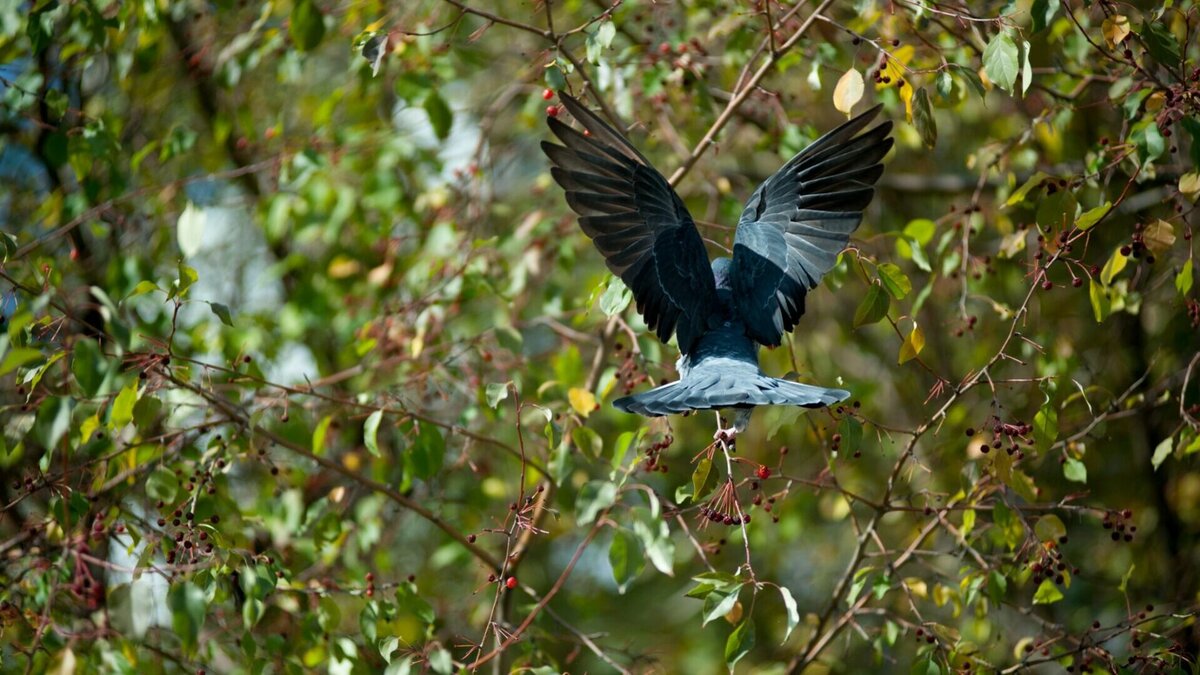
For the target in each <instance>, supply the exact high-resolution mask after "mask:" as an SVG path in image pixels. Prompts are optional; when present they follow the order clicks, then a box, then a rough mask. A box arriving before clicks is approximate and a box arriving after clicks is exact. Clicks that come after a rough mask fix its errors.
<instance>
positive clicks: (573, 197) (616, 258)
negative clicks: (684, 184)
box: [542, 94, 718, 354]
mask: <svg viewBox="0 0 1200 675" xmlns="http://www.w3.org/2000/svg"><path fill="white" fill-rule="evenodd" d="M559 96H560V97H561V98H562V101H563V104H564V105H566V107H567V110H569V111H570V113H571V115H572V116H573V117H574V118H575V119H576V120H577V121H578V122H579V123H580V124H582V125H583V128H584V129H586V130H587V133H586V134H584V133H581V132H579V131H576V130H575V129H572V128H571V127H569V126H567V125H566V124H564V123H563V122H561V121H559V120H558V119H556V118H554V117H550V118H548V119H547V122H548V123H549V125H550V130H551V131H552V132H554V135H555V136H557V137H558V139H559V140H561V141H562V142H563V145H555V144H554V143H550V142H548V141H543V142H542V150H543V151H545V153H546V155H547V156H548V157H549V158H550V161H551V162H553V163H554V167H553V168H552V169H551V174H552V175H553V176H554V180H555V181H557V182H558V184H559V185H561V186H562V187H563V189H564V190H566V192H567V203H568V204H570V205H571V208H572V209H574V211H575V213H578V214H579V225H580V227H582V228H583V231H584V233H586V234H587V235H588V236H589V237H591V238H592V242H593V243H595V245H596V248H597V249H599V250H600V252H601V253H602V254H604V259H605V262H606V263H607V264H608V268H609V269H610V270H612V272H613V274H616V275H617V276H619V277H621V280H622V281H624V282H625V285H626V286H628V287H629V289H630V290H631V291H632V292H633V297H634V299H635V300H636V301H637V308H638V311H639V312H640V313H641V314H642V316H643V317H645V319H646V325H647V326H649V327H650V328H651V330H654V331H655V332H656V333H657V334H658V339H659V340H662V341H663V342H666V341H667V340H669V339H670V338H671V334H672V333H678V337H679V350H680V351H681V352H683V353H684V354H690V353H691V352H692V350H693V349H694V348H695V346H696V343H697V341H699V339H700V336H701V335H703V334H704V331H705V330H706V329H707V327H708V317H709V314H710V313H711V312H712V310H713V309H714V308H715V307H716V306H717V304H718V303H717V289H716V284H715V282H714V281H713V274H712V268H711V267H710V266H709V262H708V252H707V251H706V250H705V248H704V240H703V239H701V238H700V232H699V231H697V230H696V225H695V223H694V222H693V221H692V217H691V215H689V214H688V211H687V207H685V206H684V205H683V201H682V200H681V199H680V198H679V195H677V194H675V191H674V190H673V189H671V185H670V184H669V183H668V182H667V179H666V178H664V177H663V175H662V174H661V173H659V172H658V171H657V170H656V169H655V168H654V167H653V166H651V165H650V162H649V160H647V159H646V158H645V157H644V156H642V154H641V153H640V152H638V151H637V149H636V148H634V147H633V145H632V144H630V142H629V141H627V140H625V138H624V137H623V136H621V134H620V133H618V132H617V131H616V130H615V129H613V128H612V127H610V126H609V125H607V124H605V123H604V121H603V120H601V119H600V118H599V117H597V116H596V115H595V114H594V113H593V112H592V111H590V110H588V109H587V108H586V107H585V106H584V105H583V104H582V103H580V102H579V101H577V100H575V99H574V98H571V97H570V96H568V95H566V94H560V95H559Z"/></svg>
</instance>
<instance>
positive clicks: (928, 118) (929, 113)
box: [912, 87, 937, 148]
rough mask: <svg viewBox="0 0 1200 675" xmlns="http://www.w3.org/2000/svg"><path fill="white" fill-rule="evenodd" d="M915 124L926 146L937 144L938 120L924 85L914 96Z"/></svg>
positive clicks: (930, 146)
mask: <svg viewBox="0 0 1200 675" xmlns="http://www.w3.org/2000/svg"><path fill="white" fill-rule="evenodd" d="M912 120H913V126H915V127H916V128H917V133H918V134H920V135H921V142H922V143H924V144H925V147H927V148H932V147H933V146H934V145H935V144H937V121H936V120H934V119H933V108H932V106H930V104H929V93H928V92H926V91H925V88H924V87H922V88H920V89H917V93H916V94H915V95H914V96H913V114H912Z"/></svg>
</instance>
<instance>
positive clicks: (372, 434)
mask: <svg viewBox="0 0 1200 675" xmlns="http://www.w3.org/2000/svg"><path fill="white" fill-rule="evenodd" d="M381 421H383V411H382V410H376V411H375V412H373V413H371V414H370V415H368V416H367V421H366V422H363V443H364V444H366V446H367V450H368V451H370V453H371V454H372V455H375V456H376V457H381V456H382V455H381V454H380V452H379V423H380V422H381Z"/></svg>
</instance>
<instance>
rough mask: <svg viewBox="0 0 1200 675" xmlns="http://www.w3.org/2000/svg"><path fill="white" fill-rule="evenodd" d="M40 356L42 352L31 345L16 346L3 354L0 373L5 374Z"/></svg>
mask: <svg viewBox="0 0 1200 675" xmlns="http://www.w3.org/2000/svg"><path fill="white" fill-rule="evenodd" d="M40 358H42V353H41V352H40V351H38V350H36V349H33V348H31V347H17V348H16V349H13V350H12V351H10V352H8V353H7V354H5V355H4V360H3V361H0V375H6V374H8V373H11V372H12V371H14V370H16V369H17V368H20V367H21V366H23V365H25V364H27V363H31V362H33V361H37V360H38V359H40Z"/></svg>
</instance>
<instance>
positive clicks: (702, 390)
mask: <svg viewBox="0 0 1200 675" xmlns="http://www.w3.org/2000/svg"><path fill="white" fill-rule="evenodd" d="M738 375H739V376H735V377H722V376H721V375H720V374H716V373H696V372H695V371H693V373H692V374H691V376H690V377H687V378H684V379H683V380H680V381H677V382H670V383H668V384H664V385H662V386H659V387H655V388H654V389H651V390H649V391H645V392H642V393H640V394H634V395H633V396H625V397H622V398H619V399H617V400H616V401H613V405H614V406H615V407H616V408H617V409H619V410H623V411H625V412H629V413H636V414H638V415H645V416H647V417H659V416H662V415H673V414H678V413H682V412H686V411H689V410H720V409H724V408H751V407H754V406H760V405H796V406H801V407H804V408H823V407H825V406H828V405H832V404H834V403H837V402H839V401H844V400H846V399H847V398H849V397H850V392H848V391H846V390H845V389H829V388H826V387H818V386H814V385H811V384H803V383H800V382H791V381H789V380H781V379H779V378H775V377H767V376H765V375H758V376H756V377H745V376H744V375H743V374H738Z"/></svg>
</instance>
